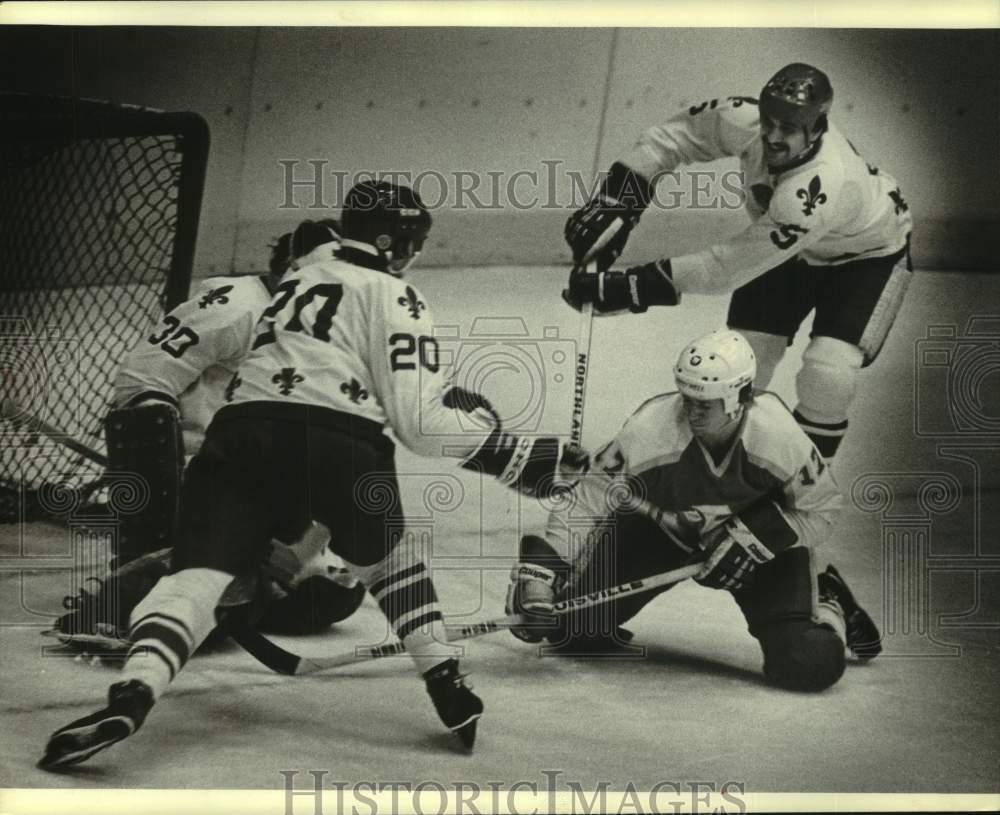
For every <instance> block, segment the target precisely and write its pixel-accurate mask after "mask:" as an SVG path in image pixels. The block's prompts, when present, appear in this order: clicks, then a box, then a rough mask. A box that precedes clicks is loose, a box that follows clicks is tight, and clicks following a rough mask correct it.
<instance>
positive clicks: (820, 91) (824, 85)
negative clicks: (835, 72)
mask: <svg viewBox="0 0 1000 815" xmlns="http://www.w3.org/2000/svg"><path fill="white" fill-rule="evenodd" d="M832 105H833V87H832V86H831V85H830V79H829V77H827V75H826V74H824V73H823V72H822V71H821V70H819V68H814V67H812V66H811V65H806V64H805V63H803V62H793V63H792V64H791V65H786V66H785V67H784V68H782V69H781V70H780V71H778V72H777V73H776V74H775V75H774V76H772V77H771V78H770V79H769V80H768V81H767V84H766V85H765V86H764V89H763V90H762V91H761V92H760V112H761V115H763V116H766V117H768V118H769V119H772V120H774V121H777V122H791V123H793V124H797V125H799V126H800V127H802V128H805V130H806V134H807V135H808V136H809V137H810V138H811V137H812V136H814V135H815V134H816V133H822V132H824V131H825V130H826V128H827V119H826V116H827V114H828V113H829V112H830V107H831V106H832Z"/></svg>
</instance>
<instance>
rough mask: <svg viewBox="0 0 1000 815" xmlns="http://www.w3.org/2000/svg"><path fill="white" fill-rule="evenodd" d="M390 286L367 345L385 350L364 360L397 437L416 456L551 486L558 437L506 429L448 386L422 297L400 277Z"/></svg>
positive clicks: (555, 480) (523, 485) (523, 484)
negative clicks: (368, 363) (441, 458)
mask: <svg viewBox="0 0 1000 815" xmlns="http://www.w3.org/2000/svg"><path fill="white" fill-rule="evenodd" d="M392 291H393V292H394V293H393V294H392V296H390V297H388V298H386V302H385V303H384V304H383V306H384V307H383V309H382V312H381V320H380V322H381V325H379V326H376V327H375V328H374V330H375V332H376V336H375V337H374V338H373V339H374V342H373V348H374V347H375V344H376V343H380V344H381V347H382V348H383V349H384V350H383V351H382V352H381V353H380V352H379V351H378V350H375V352H374V353H373V354H372V357H373V359H372V363H371V364H372V368H373V374H374V376H375V378H376V380H377V381H379V382H380V383H381V387H380V388H379V393H380V394H381V395H382V397H383V404H384V408H385V411H386V413H387V415H388V418H389V421H390V424H391V425H392V428H393V431H394V432H395V433H396V435H397V437H398V438H399V440H400V441H401V442H402V443H403V444H405V445H406V446H407V447H408V448H409V449H410V450H412V451H413V452H415V453H418V454H420V455H425V456H435V457H437V456H448V457H452V458H457V459H460V464H461V466H462V467H465V468H466V469H470V470H476V471H479V472H484V473H486V474H488V475H491V476H494V477H496V478H497V479H498V480H499V481H500V482H501V483H503V484H506V485H508V486H510V487H512V488H513V489H516V490H518V491H520V492H523V493H526V494H528V495H535V494H541V493H546V492H548V491H550V490H552V489H555V488H558V486H559V482H560V477H559V471H558V467H559V463H560V459H561V457H562V454H563V450H562V445H561V444H560V442H559V440H558V439H557V438H555V437H520V436H517V435H516V434H512V433H508V432H506V431H505V430H504V429H503V425H502V422H501V421H500V417H499V416H498V415H497V413H496V411H495V410H493V409H492V406H491V405H490V404H489V402H488V401H487V400H485V399H484V398H483V397H482V396H481V395H479V394H473V393H471V392H469V391H464V390H463V389H456V388H454V387H453V386H452V385H451V383H450V381H449V380H448V376H447V372H446V371H445V370H443V368H442V366H441V364H440V360H439V355H438V343H437V339H436V338H435V337H434V329H433V326H434V323H433V318H432V317H431V314H430V310H429V308H427V305H426V302H425V301H424V299H423V296H422V295H421V294H420V292H419V291H417V290H416V289H415V288H413V287H412V286H408V285H404V284H403V283H402V282H400V283H399V286H398V290H397V288H396V287H393V288H392ZM414 303H416V304H418V305H416V306H413V305H412V304H414Z"/></svg>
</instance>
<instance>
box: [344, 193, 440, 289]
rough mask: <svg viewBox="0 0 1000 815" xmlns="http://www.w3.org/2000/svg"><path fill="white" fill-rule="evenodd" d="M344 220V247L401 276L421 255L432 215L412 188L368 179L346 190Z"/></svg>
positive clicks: (384, 269) (380, 267)
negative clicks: (372, 259) (374, 259)
mask: <svg viewBox="0 0 1000 815" xmlns="http://www.w3.org/2000/svg"><path fill="white" fill-rule="evenodd" d="M341 222H342V224H343V237H344V240H343V246H344V248H345V249H349V250H360V251H361V252H363V253H366V254H368V255H370V256H374V257H375V258H377V259H378V260H379V261H380V262H379V264H378V265H377V268H379V269H381V270H382V271H386V272H389V273H390V274H394V275H401V274H402V273H403V271H404V270H405V269H406V267H407V266H409V264H410V263H411V262H412V261H413V260H414V259H415V258H416V256H417V255H419V254H420V250H421V249H422V248H423V245H424V241H425V240H426V239H427V233H428V232H430V228H431V215H430V213H429V212H428V211H427V207H425V206H424V202H423V201H421V200H420V196H419V195H418V194H417V193H416V192H415V191H414V190H411V189H410V188H409V187H404V186H402V185H397V184H390V183H389V182H388V181H375V180H367V181H361V182H359V183H357V184H355V185H354V186H353V187H351V189H350V191H349V192H348V193H347V198H346V199H345V201H344V211H343V213H342V216H341Z"/></svg>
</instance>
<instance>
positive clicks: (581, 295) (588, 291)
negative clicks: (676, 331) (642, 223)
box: [562, 258, 680, 314]
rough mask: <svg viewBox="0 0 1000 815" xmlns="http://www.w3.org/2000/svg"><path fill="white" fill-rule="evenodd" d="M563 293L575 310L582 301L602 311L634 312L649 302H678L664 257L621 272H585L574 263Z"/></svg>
mask: <svg viewBox="0 0 1000 815" xmlns="http://www.w3.org/2000/svg"><path fill="white" fill-rule="evenodd" d="M562 296H563V300H565V301H566V302H567V303H569V304H570V305H571V306H572V307H573V308H575V309H576V310H577V311H579V310H580V309H581V308H582V306H583V304H584V303H593V305H594V308H595V309H596V310H597V311H598V312H600V313H602V314H609V313H613V312H623V311H625V310H626V309H627V310H628V311H631V312H632V313H633V314H641V313H642V312H644V311H646V309H648V308H649V307H650V306H676V305H677V304H678V303H679V302H680V294H679V293H678V291H677V290H676V289H675V288H674V280H673V270H672V268H671V266H670V260H669V259H667V258H663V259H661V260H654V261H653V262H651V263H644V264H643V265H642V266H632V267H630V268H628V269H626V270H625V271H624V272H616V271H614V270H613V269H612V270H609V271H606V272H597V273H596V274H588V273H587V272H586V271H585V270H583V269H581V268H580V267H576V268H574V269H573V271H572V272H570V275H569V283H568V285H567V288H565V289H564V290H563V293H562Z"/></svg>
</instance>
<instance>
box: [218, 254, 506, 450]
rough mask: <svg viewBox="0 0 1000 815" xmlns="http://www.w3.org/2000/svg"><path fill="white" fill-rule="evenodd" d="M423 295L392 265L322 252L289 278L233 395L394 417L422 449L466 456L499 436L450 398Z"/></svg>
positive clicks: (398, 429) (401, 433)
mask: <svg viewBox="0 0 1000 815" xmlns="http://www.w3.org/2000/svg"><path fill="white" fill-rule="evenodd" d="M433 326H434V323H433V318H432V317H431V312H430V309H429V307H428V305H427V301H426V300H425V298H424V297H423V295H422V294H421V293H420V292H419V291H417V289H415V288H414V287H413V286H411V285H409V284H408V283H406V282H405V281H403V280H400V279H398V278H395V277H393V276H391V275H389V274H386V273H383V272H378V271H374V270H371V269H366V268H364V267H362V266H357V265H354V264H351V263H348V262H346V261H342V260H332V261H321V262H319V263H314V264H311V265H308V266H303V267H302V268H300V269H299V270H298V271H294V272H290V273H289V274H287V275H286V276H285V278H284V279H283V280H282V283H281V285H280V286H279V287H278V290H277V293H276V294H275V297H274V299H273V300H272V302H271V304H270V305H269V306H268V308H267V309H266V310H265V312H264V314H263V316H262V318H261V321H260V323H259V324H258V326H257V335H256V339H255V340H254V343H253V350H251V352H250V354H249V356H248V357H247V358H246V360H245V361H244V363H243V364H242V365H241V366H240V369H239V372H238V374H237V376H236V378H235V379H234V380H233V383H232V385H231V386H230V389H229V392H228V396H227V400H228V401H229V402H231V403H233V404H238V403H242V402H272V403H287V404H305V405H316V406H320V407H324V408H328V409H332V410H335V411H339V412H342V413H349V414H353V415H355V416H360V417H362V418H365V419H368V420H370V421H372V422H376V423H378V424H379V425H383V426H384V425H386V424H388V425H389V426H390V427H391V428H392V430H393V432H394V433H395V434H396V436H397V437H398V438H399V440H400V441H401V442H402V443H403V444H405V445H406V446H407V447H409V448H410V449H411V450H413V451H414V452H416V453H419V454H421V455H428V456H441V455H450V456H455V457H458V458H464V457H465V456H467V455H469V454H470V453H472V452H474V451H475V450H477V449H478V448H479V446H480V445H481V444H482V443H483V441H485V439H486V438H487V436H488V435H489V429H482V428H479V427H476V428H473V429H466V428H465V427H464V426H463V425H462V424H460V422H459V416H458V411H456V410H454V409H451V408H448V407H445V405H444V404H443V401H442V399H443V395H444V393H445V391H446V390H447V388H448V378H447V373H446V371H444V370H442V366H441V363H440V360H439V355H438V343H437V340H436V339H435V337H434V332H433Z"/></svg>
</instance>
